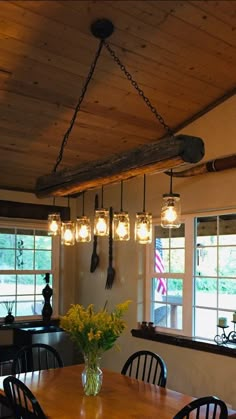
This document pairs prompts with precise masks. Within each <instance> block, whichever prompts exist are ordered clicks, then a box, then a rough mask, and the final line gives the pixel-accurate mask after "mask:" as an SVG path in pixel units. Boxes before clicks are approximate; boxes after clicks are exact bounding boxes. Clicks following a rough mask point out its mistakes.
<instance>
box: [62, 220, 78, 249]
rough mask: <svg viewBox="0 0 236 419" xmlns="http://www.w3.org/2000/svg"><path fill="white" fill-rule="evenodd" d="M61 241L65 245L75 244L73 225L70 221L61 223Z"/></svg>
mask: <svg viewBox="0 0 236 419" xmlns="http://www.w3.org/2000/svg"><path fill="white" fill-rule="evenodd" d="M61 243H62V244H64V245H65V246H73V245H74V244H75V225H74V223H73V222H72V221H69V222H67V223H62V231H61Z"/></svg>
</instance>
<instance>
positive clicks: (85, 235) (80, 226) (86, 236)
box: [75, 215, 91, 243]
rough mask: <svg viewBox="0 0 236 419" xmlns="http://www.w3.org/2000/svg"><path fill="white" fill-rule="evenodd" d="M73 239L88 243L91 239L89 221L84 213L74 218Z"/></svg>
mask: <svg viewBox="0 0 236 419" xmlns="http://www.w3.org/2000/svg"><path fill="white" fill-rule="evenodd" d="M75 240H76V241H77V242H78V243H88V242H90V241H91V222H90V219H89V218H88V217H86V216H85V215H82V216H81V217H77V219H76V225H75Z"/></svg>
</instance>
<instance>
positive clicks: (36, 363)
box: [11, 343, 64, 375]
mask: <svg viewBox="0 0 236 419" xmlns="http://www.w3.org/2000/svg"><path fill="white" fill-rule="evenodd" d="M63 366H64V364H63V361H62V359H61V356H60V354H59V353H58V352H57V350H56V349H55V348H53V347H52V346H50V345H46V344H45V343H34V344H32V345H29V346H23V347H22V348H21V349H20V350H19V351H18V352H17V354H16V356H15V357H14V359H13V362H12V369H11V373H12V374H13V375H15V374H20V373H22V372H27V371H40V370H46V369H47V370H48V369H50V368H59V367H63Z"/></svg>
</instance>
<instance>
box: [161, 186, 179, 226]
mask: <svg viewBox="0 0 236 419" xmlns="http://www.w3.org/2000/svg"><path fill="white" fill-rule="evenodd" d="M162 198H163V200H162V208H161V226H162V227H163V228H179V227H180V226H181V221H180V216H181V202H180V195H179V194H177V193H169V194H164V195H162Z"/></svg>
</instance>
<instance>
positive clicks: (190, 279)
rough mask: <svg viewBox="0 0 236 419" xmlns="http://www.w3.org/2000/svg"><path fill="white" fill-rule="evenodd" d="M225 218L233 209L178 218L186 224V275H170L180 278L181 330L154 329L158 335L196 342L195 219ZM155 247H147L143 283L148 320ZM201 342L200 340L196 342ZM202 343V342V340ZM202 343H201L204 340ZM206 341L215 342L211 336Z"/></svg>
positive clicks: (202, 212) (210, 211)
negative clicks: (189, 339)
mask: <svg viewBox="0 0 236 419" xmlns="http://www.w3.org/2000/svg"><path fill="white" fill-rule="evenodd" d="M227 214H236V208H231V209H220V210H208V211H199V212H194V213H189V214H184V215H183V216H182V217H181V224H183V223H184V224H185V272H184V273H183V274H173V273H171V277H172V278H175V277H176V278H183V306H182V313H183V328H182V329H174V328H169V327H161V326H156V330H157V331H158V332H160V333H165V334H170V335H183V336H186V337H188V338H192V339H195V336H194V311H193V308H194V307H193V306H194V266H195V259H194V258H195V251H194V250H195V249H194V240H195V219H196V218H198V217H211V216H212V217H214V216H220V215H227ZM160 224H161V220H160V218H159V217H155V218H153V226H152V228H153V238H154V237H155V236H154V233H155V227H156V226H160ZM154 246H155V240H154V239H153V241H152V243H150V244H148V245H147V246H146V266H145V279H144V298H143V304H144V313H143V314H144V318H145V319H149V318H150V316H151V288H152V284H151V282H152V278H155V277H157V276H156V273H155V271H154ZM162 276H163V277H166V278H168V277H169V276H170V275H169V274H163V275H162ZM199 339H201V338H199ZM202 339H203V338H202ZM203 340H204V339H203ZM209 340H214V336H212V337H210V338H209Z"/></svg>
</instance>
